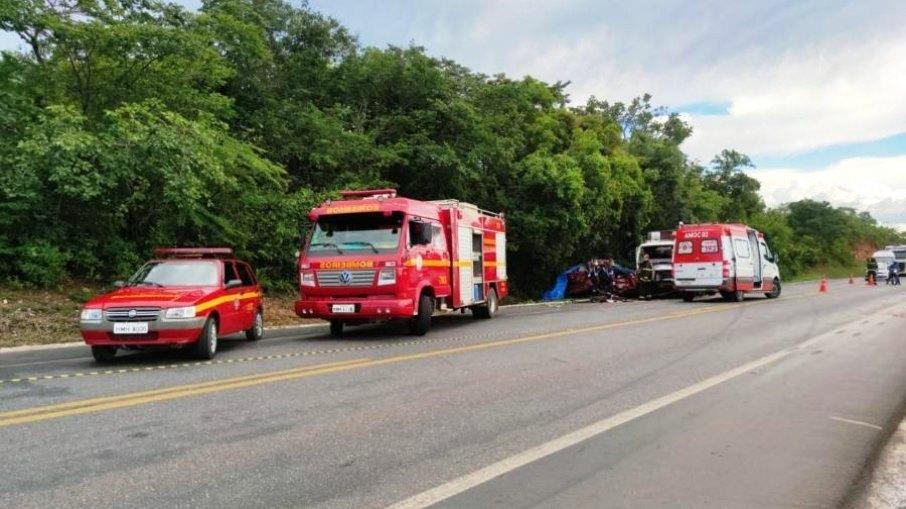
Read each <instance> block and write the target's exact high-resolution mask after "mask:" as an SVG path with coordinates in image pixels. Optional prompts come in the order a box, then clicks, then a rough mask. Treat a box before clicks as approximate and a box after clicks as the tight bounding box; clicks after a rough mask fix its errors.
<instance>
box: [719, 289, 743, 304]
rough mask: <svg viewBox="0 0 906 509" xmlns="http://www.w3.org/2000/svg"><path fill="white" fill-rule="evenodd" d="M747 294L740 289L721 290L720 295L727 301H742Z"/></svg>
mask: <svg viewBox="0 0 906 509" xmlns="http://www.w3.org/2000/svg"><path fill="white" fill-rule="evenodd" d="M745 295H746V294H745V293H743V292H740V291H738V290H737V291H735V292H720V296H721V297H723V298H724V300H725V301H727V302H742V301H743V299H745Z"/></svg>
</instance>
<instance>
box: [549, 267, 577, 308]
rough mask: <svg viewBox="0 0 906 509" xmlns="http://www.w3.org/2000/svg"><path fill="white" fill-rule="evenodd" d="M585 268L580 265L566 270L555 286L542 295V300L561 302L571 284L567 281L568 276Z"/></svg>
mask: <svg viewBox="0 0 906 509" xmlns="http://www.w3.org/2000/svg"><path fill="white" fill-rule="evenodd" d="M582 267H584V265H582V264H581V263H580V264H578V265H573V266H572V267H570V268H568V269H566V270H565V271H564V272H562V273H561V274H560V275H559V276H557V281H556V282H555V283H554V286H553V287H552V288H551V289H550V290H548V291H546V292H544V293H543V294H541V300H561V299H563V298H565V297H566V285H567V284H568V283H569V281H568V279H567V277H566V276H567V274H572V273H573V272H575V271H577V270H579V269H581V268H582Z"/></svg>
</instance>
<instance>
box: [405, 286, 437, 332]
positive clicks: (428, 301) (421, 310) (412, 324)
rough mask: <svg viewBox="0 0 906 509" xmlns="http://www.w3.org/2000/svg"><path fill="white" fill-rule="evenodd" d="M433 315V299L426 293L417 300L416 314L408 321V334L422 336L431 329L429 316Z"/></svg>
mask: <svg viewBox="0 0 906 509" xmlns="http://www.w3.org/2000/svg"><path fill="white" fill-rule="evenodd" d="M433 314H434V299H433V298H432V297H431V296H430V295H428V294H427V293H423V294H421V296H420V297H419V298H418V314H417V315H415V316H414V317H412V318H411V319H410V320H409V332H411V333H412V334H415V335H416V336H424V335H425V334H426V333H427V332H428V329H430V328H431V315H433Z"/></svg>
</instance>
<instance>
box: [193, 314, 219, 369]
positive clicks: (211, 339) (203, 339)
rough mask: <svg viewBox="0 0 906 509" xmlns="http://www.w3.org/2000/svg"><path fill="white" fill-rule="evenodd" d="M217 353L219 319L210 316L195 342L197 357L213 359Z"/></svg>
mask: <svg viewBox="0 0 906 509" xmlns="http://www.w3.org/2000/svg"><path fill="white" fill-rule="evenodd" d="M215 355H217V320H216V319H215V318H214V317H213V316H209V317H208V319H207V321H206V322H205V323H204V328H203V329H201V335H200V336H199V337H198V341H197V342H196V343H195V357H198V358H199V359H204V360H211V359H213V358H214V356H215Z"/></svg>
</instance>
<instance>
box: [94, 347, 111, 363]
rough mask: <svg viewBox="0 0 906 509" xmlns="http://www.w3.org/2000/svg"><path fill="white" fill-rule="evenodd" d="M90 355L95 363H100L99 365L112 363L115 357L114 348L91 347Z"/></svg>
mask: <svg viewBox="0 0 906 509" xmlns="http://www.w3.org/2000/svg"><path fill="white" fill-rule="evenodd" d="M91 355H93V356H94V361H95V362H100V363H108V362H113V358H114V357H116V347H115V346H92V347H91Z"/></svg>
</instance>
